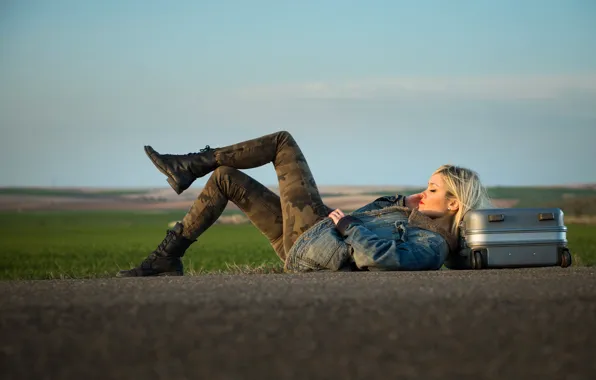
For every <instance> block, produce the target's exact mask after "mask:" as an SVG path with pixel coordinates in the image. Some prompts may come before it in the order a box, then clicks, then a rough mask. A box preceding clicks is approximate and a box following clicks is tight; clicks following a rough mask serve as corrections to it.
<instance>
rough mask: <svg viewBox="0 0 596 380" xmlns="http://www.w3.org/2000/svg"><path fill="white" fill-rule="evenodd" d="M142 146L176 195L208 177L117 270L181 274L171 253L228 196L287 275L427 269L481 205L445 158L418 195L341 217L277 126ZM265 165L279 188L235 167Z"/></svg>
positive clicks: (209, 221)
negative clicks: (202, 140) (169, 146)
mask: <svg viewBox="0 0 596 380" xmlns="http://www.w3.org/2000/svg"><path fill="white" fill-rule="evenodd" d="M145 152H146V153H147V155H148V156H149V158H150V159H151V161H152V162H153V164H154V165H155V166H156V167H157V168H158V169H159V170H160V171H161V172H162V173H163V174H165V175H166V176H167V177H168V178H167V181H168V183H169V184H170V185H171V186H172V188H173V189H174V190H175V191H176V193H178V194H180V193H182V192H183V191H184V190H186V189H187V188H188V187H189V186H190V185H191V184H192V182H193V181H194V180H195V179H196V178H198V177H202V176H204V175H206V174H208V173H211V172H212V174H211V177H210V178H209V180H208V181H207V183H206V184H205V187H204V188H203V191H202V192H201V194H200V195H199V197H198V199H197V200H196V201H195V202H194V203H193V205H192V206H191V208H190V210H189V211H188V213H187V214H186V215H185V216H184V218H183V220H182V222H181V223H177V224H176V225H175V226H174V227H173V228H172V229H171V230H169V231H168V232H167V235H166V237H165V239H164V240H163V241H162V242H161V243H160V244H159V246H158V247H157V248H156V250H155V251H153V252H152V253H151V254H150V255H149V256H148V257H147V258H146V259H145V260H143V262H142V263H141V264H140V265H139V266H138V267H136V268H132V269H130V270H124V271H120V273H118V276H119V277H135V276H156V275H182V274H183V266H182V261H181V260H180V258H181V257H182V256H183V255H184V252H185V251H186V250H187V249H188V247H189V246H190V245H191V244H192V243H193V242H195V241H196V240H197V238H198V237H199V236H200V235H201V234H202V233H203V232H205V230H207V229H208V228H209V227H210V226H211V225H213V223H215V221H216V220H217V218H219V216H220V215H221V214H222V212H223V211H224V209H225V207H226V205H227V203H228V200H231V201H232V202H234V203H235V204H236V205H237V206H238V207H239V208H240V209H241V210H242V211H243V212H244V213H245V214H246V215H247V216H248V218H249V219H250V221H251V222H252V223H253V224H254V225H255V226H256V227H257V228H258V229H259V230H260V231H261V232H262V233H263V234H264V235H265V236H266V237H267V238H268V239H269V242H270V243H271V246H272V247H273V249H274V250H275V252H276V253H277V255H278V256H279V258H280V259H281V260H282V261H284V263H285V264H284V269H285V270H286V271H288V272H301V271H312V270H436V269H439V268H440V267H441V265H442V264H443V262H444V260H445V259H446V257H447V255H448V254H449V253H453V252H455V251H456V250H457V245H458V239H457V236H458V225H459V222H460V221H461V219H462V217H463V215H464V214H465V213H466V212H467V211H468V210H470V209H475V208H481V207H485V206H488V205H489V200H488V197H487V195H486V191H485V189H484V187H483V186H482V184H481V183H480V180H479V178H478V175H477V174H476V173H475V172H473V171H471V170H469V169H465V168H460V167H456V166H451V165H444V166H441V167H440V168H439V169H437V170H436V171H435V173H433V175H432V176H431V177H430V180H429V183H428V188H427V189H426V190H425V191H423V192H422V193H419V194H414V195H410V196H407V197H405V196H402V195H396V196H386V197H381V198H378V199H377V200H375V201H373V202H372V203H369V204H367V205H365V206H364V207H362V208H360V209H358V210H356V211H354V212H352V213H350V214H348V215H345V214H344V213H343V212H342V211H341V210H339V209H336V210H332V209H330V208H329V207H327V206H326V205H325V204H323V201H322V200H321V196H320V194H319V191H318V189H317V185H316V183H315V180H314V178H313V176H312V174H311V172H310V169H309V167H308V164H307V163H306V159H305V158H304V155H303V154H302V152H301V150H300V148H299V147H298V144H297V143H296V141H295V140H294V138H293V137H292V136H291V135H290V133H288V132H285V131H281V132H277V133H273V134H269V135H265V136H262V137H260V138H257V139H254V140H249V141H245V142H242V143H239V144H235V145H230V146H226V147H222V148H217V149H211V148H210V147H209V146H207V147H206V148H205V149H202V150H201V151H200V152H199V153H190V154H187V155H161V154H159V153H157V152H156V151H155V150H153V149H152V148H151V147H150V146H146V147H145ZM268 163H273V166H274V168H275V171H276V172H277V178H278V180H279V195H277V194H275V193H273V192H272V191H271V190H269V189H268V188H267V187H265V186H264V185H262V184H261V183H259V182H257V181H256V180H255V179H253V178H251V177H250V176H248V175H246V174H245V173H243V172H241V171H240V170H239V169H249V168H255V167H258V166H262V165H265V164H268Z"/></svg>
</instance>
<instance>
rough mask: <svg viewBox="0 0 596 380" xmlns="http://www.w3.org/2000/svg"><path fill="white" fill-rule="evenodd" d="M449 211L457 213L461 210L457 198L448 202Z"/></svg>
mask: <svg viewBox="0 0 596 380" xmlns="http://www.w3.org/2000/svg"><path fill="white" fill-rule="evenodd" d="M447 209H448V210H449V211H453V212H457V210H459V201H458V200H457V199H455V198H451V199H449V201H448V202H447Z"/></svg>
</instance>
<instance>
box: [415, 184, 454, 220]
mask: <svg viewBox="0 0 596 380" xmlns="http://www.w3.org/2000/svg"><path fill="white" fill-rule="evenodd" d="M454 207H456V205H455V204H454V200H453V199H452V198H447V190H446V189H445V182H444V181H443V176H442V175H441V174H434V175H433V176H432V177H430V180H429V181H428V187H427V188H426V190H424V191H423V192H422V199H421V200H420V204H419V205H418V211H420V212H421V213H423V214H425V215H428V216H430V217H433V218H438V217H441V216H444V215H446V214H447V213H449V212H452V211H454V210H453V208H454ZM449 208H451V210H449Z"/></svg>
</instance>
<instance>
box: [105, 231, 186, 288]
mask: <svg viewBox="0 0 596 380" xmlns="http://www.w3.org/2000/svg"><path fill="white" fill-rule="evenodd" d="M182 229H183V226H182V223H176V225H175V226H174V228H172V229H171V230H168V232H167V235H166V237H165V239H164V240H163V241H162V242H161V243H160V244H159V246H157V249H156V250H155V251H153V252H151V254H150V255H149V256H147V258H146V259H145V260H143V262H141V264H140V265H139V266H138V267H136V268H132V269H129V270H121V271H120V272H119V273H118V274H116V277H141V276H182V275H183V274H184V270H183V266H182V260H180V258H181V257H182V256H184V252H186V250H187V249H188V247H189V246H190V245H191V244H192V243H194V242H195V241H196V240H190V239H187V238H185V237H184V236H182Z"/></svg>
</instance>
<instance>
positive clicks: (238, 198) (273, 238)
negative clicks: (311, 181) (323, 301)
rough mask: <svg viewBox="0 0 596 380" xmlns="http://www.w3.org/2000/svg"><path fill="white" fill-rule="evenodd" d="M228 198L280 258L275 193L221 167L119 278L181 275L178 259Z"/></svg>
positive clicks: (280, 230) (280, 227) (281, 249)
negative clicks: (146, 252)
mask: <svg viewBox="0 0 596 380" xmlns="http://www.w3.org/2000/svg"><path fill="white" fill-rule="evenodd" d="M228 200H231V201H232V202H234V203H235V204H236V205H237V206H238V207H239V208H240V209H241V210H242V211H244V213H245V214H246V215H247V216H248V218H249V219H250V220H251V222H252V223H253V224H254V225H255V226H256V227H257V228H258V229H259V230H260V231H261V232H262V233H263V234H264V235H265V236H266V237H267V239H269V242H270V243H271V246H272V247H273V249H274V250H275V252H276V253H277V255H278V256H279V258H280V259H281V260H282V261H285V258H286V254H285V249H284V244H283V243H284V239H283V219H282V212H281V203H280V199H279V196H278V195H277V194H275V193H273V192H272V191H271V190H269V189H267V188H266V187H265V186H263V185H262V184H260V183H259V182H257V181H256V180H255V179H253V178H251V177H250V176H248V175H246V174H244V173H242V172H241V171H239V170H237V169H234V168H230V167H227V166H221V167H219V168H217V169H216V170H215V171H214V172H213V174H212V175H211V177H210V178H209V180H208V181H207V184H206V185H205V188H204V189H203V191H202V192H201V194H200V195H199V197H198V198H197V200H196V201H195V202H194V203H193V204H192V206H191V208H190V210H189V211H188V213H187V214H186V215H185V216H184V218H183V220H182V223H176V225H175V226H174V228H172V229H171V230H169V231H168V232H167V234H166V237H165V238H164V240H163V241H162V243H161V244H159V246H158V247H157V248H156V249H155V250H154V251H153V252H152V253H151V254H150V255H149V256H148V257H147V258H145V259H144V260H143V261H142V262H141V264H140V265H139V266H137V267H135V268H132V269H128V270H123V271H120V272H119V273H118V276H119V277H139V276H160V275H182V274H183V265H182V261H181V260H180V258H181V257H182V256H184V253H185V251H186V250H187V249H188V248H189V247H190V245H191V244H192V243H194V242H195V241H196V239H197V238H198V237H199V236H200V235H201V234H202V233H203V232H205V231H206V230H207V229H208V228H209V227H211V225H213V223H215V221H216V220H217V219H218V218H219V217H220V215H221V214H222V212H223V211H224V209H225V208H226V205H227V204H228Z"/></svg>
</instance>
